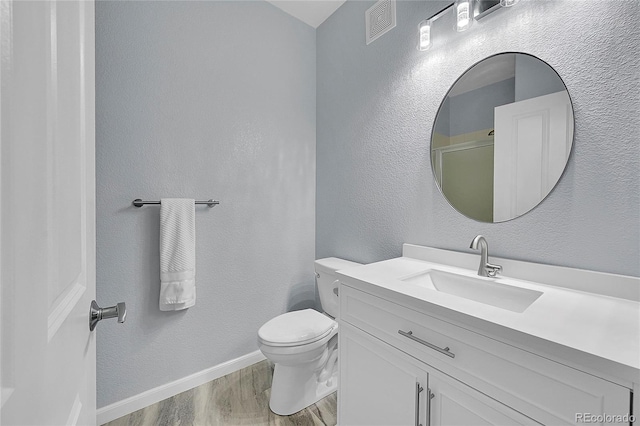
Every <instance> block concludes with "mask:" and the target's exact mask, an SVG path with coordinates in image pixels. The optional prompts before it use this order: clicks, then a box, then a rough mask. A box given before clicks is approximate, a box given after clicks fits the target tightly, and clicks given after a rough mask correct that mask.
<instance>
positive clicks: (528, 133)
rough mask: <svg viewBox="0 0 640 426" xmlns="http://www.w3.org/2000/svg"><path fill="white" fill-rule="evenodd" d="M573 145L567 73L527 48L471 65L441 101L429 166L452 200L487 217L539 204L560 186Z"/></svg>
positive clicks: (499, 218)
mask: <svg viewBox="0 0 640 426" xmlns="http://www.w3.org/2000/svg"><path fill="white" fill-rule="evenodd" d="M572 145H573V107H572V105H571V99H570V98H569V92H567V88H566V86H565V85H564V83H563V82H562V79H561V78H560V76H559V75H558V73H556V72H555V70H554V69H553V68H551V66H549V65H548V64H547V63H546V62H544V61H542V60H540V59H538V58H536V57H535V56H531V55H528V54H525V53H500V54H497V55H494V56H491V57H489V58H486V59H483V60H482V61H480V62H478V63H477V64H475V65H474V66H472V67H471V68H469V69H468V70H467V71H466V72H465V73H464V74H462V76H461V77H460V78H458V80H456V82H455V83H454V84H453V86H452V87H451V89H449V92H448V93H447V95H446V96H445V98H444V100H443V101H442V103H441V104H440V108H439V109H438V114H437V115H436V119H435V122H434V125H433V132H432V134H431V165H432V167H433V173H434V176H435V179H436V182H437V183H438V187H439V188H440V191H441V192H442V194H443V195H444V196H445V198H446V199H447V201H449V204H451V206H453V207H454V208H455V209H456V210H458V211H459V212H460V213H462V214H464V215H465V216H467V217H469V218H471V219H475V220H478V221H481V222H504V221H507V220H511V219H513V218H516V217H518V216H521V215H523V214H525V213H526V212H528V211H529V210H531V209H533V208H534V207H535V206H537V205H538V204H539V203H540V202H541V201H542V200H543V199H544V198H545V197H546V196H547V195H548V194H549V193H550V192H551V190H552V189H553V187H554V186H555V185H556V183H557V182H558V180H559V179H560V176H561V175H562V172H563V171H564V167H565V165H566V164H567V160H568V158H569V153H570V152H571V146H572Z"/></svg>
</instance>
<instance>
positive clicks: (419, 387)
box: [416, 382, 424, 426]
mask: <svg viewBox="0 0 640 426" xmlns="http://www.w3.org/2000/svg"><path fill="white" fill-rule="evenodd" d="M423 390H424V388H423V387H422V386H420V383H418V382H416V426H422V425H421V424H420V392H422V391H423Z"/></svg>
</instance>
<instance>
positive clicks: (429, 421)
mask: <svg viewBox="0 0 640 426" xmlns="http://www.w3.org/2000/svg"><path fill="white" fill-rule="evenodd" d="M427 393H428V395H427V426H431V400H432V399H433V397H434V396H436V395H435V394H434V393H432V392H431V389H427Z"/></svg>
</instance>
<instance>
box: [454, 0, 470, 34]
mask: <svg viewBox="0 0 640 426" xmlns="http://www.w3.org/2000/svg"><path fill="white" fill-rule="evenodd" d="M471 11H472V9H471V0H457V1H456V3H455V4H454V6H453V13H455V14H456V19H455V21H456V24H455V28H456V31H465V30H468V29H469V28H470V27H471V24H472V23H473V16H472V15H471Z"/></svg>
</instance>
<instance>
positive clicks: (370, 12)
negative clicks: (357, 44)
mask: <svg viewBox="0 0 640 426" xmlns="http://www.w3.org/2000/svg"><path fill="white" fill-rule="evenodd" d="M365 21H366V28H367V44H369V43H371V42H372V41H374V40H375V39H377V38H378V37H380V36H381V35H383V34H384V33H386V32H387V31H389V30H390V29H392V28H394V27H395V26H396V0H380V1H379V2H377V3H376V4H374V5H373V6H371V7H370V8H369V9H367V11H366V13H365Z"/></svg>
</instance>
